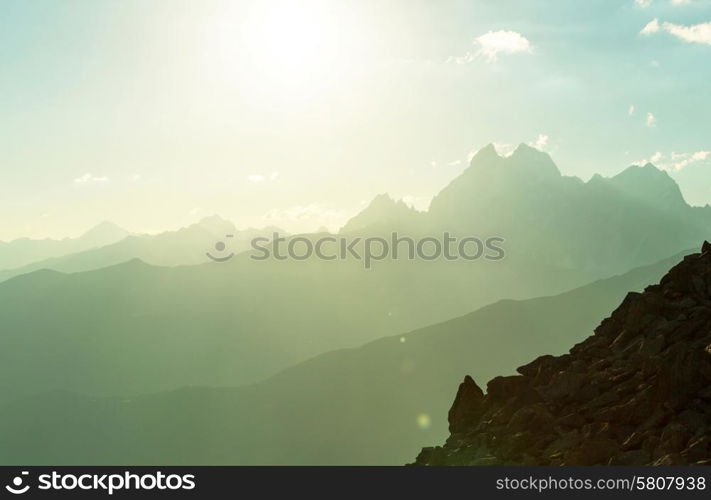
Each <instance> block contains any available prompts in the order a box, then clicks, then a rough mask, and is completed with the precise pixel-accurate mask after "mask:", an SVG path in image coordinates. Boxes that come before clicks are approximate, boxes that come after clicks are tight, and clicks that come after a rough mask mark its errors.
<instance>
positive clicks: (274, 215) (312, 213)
mask: <svg viewBox="0 0 711 500" xmlns="http://www.w3.org/2000/svg"><path fill="white" fill-rule="evenodd" d="M345 216H346V214H345V213H344V212H343V211H342V210H336V209H332V208H328V207H326V206H324V205H321V204H320V203H311V204H310V205H295V206H292V207H289V208H285V209H279V208H273V209H271V210H269V211H268V212H267V213H266V214H264V216H263V217H262V218H263V219H266V220H271V221H285V220H286V221H298V220H304V219H339V220H340V219H342V218H343V217H345Z"/></svg>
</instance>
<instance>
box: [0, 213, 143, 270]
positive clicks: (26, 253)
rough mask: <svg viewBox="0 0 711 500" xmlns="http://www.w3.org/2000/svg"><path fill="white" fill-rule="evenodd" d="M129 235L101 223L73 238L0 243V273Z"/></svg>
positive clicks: (117, 227) (114, 225) (110, 223)
mask: <svg viewBox="0 0 711 500" xmlns="http://www.w3.org/2000/svg"><path fill="white" fill-rule="evenodd" d="M128 235H129V232H128V231H126V230H125V229H123V228H121V227H119V226H117V225H116V224H114V223H112V222H106V221H105V222H102V223H100V224H98V225H96V226H94V227H93V228H91V229H89V230H88V231H87V232H85V233H84V234H82V235H81V236H79V237H77V238H63V239H60V240H53V239H49V238H47V239H41V240H36V239H30V238H20V239H16V240H12V241H8V242H3V241H0V270H4V269H12V268H17V267H21V266H25V265H27V264H30V263H32V262H36V261H38V260H43V259H49V258H56V257H61V256H63V255H69V254H72V253H76V252H82V251H84V250H88V249H90V248H96V247H100V246H103V245H109V244H111V243H116V242H117V241H120V240H122V239H123V238H125V237H126V236H128Z"/></svg>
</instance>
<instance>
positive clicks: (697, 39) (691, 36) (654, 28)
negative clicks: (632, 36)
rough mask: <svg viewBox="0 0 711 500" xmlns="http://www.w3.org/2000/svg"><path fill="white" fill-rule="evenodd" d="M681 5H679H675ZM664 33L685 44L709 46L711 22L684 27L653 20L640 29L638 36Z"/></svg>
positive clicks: (710, 41) (710, 42)
mask: <svg viewBox="0 0 711 500" xmlns="http://www.w3.org/2000/svg"><path fill="white" fill-rule="evenodd" d="M677 5H681V4H677ZM660 31H665V32H667V33H669V34H670V35H673V36H675V37H677V38H678V39H679V40H683V41H684V42H687V43H702V44H705V45H711V22H707V23H700V24H694V25H691V26H685V25H683V24H674V23H667V22H665V23H660V22H659V19H656V18H655V19H653V20H651V21H650V22H649V23H647V25H646V26H645V27H644V28H642V31H640V34H642V35H652V34H654V33H659V32H660Z"/></svg>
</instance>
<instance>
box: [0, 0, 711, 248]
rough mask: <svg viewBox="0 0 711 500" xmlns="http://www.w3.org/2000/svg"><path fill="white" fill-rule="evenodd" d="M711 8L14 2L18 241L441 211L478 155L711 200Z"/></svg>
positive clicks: (8, 100)
mask: <svg viewBox="0 0 711 500" xmlns="http://www.w3.org/2000/svg"><path fill="white" fill-rule="evenodd" d="M709 81H711V0H620V1H612V0H588V1H586V2H571V1H569V0H540V1H538V0H525V1H516V0H498V1H496V2H491V1H483V0H482V1H476V0H468V1H463V0H441V1H437V2H431V1H426V0H394V1H391V2H380V1H375V0H359V1H346V0H302V1H297V2H290V1H283V0H272V1H251V0H249V1H247V0H245V1H222V0H219V1H218V0H201V1H180V0H170V1H168V0H164V1H159V0H155V1H150V2H146V1H138V0H120V1H119V0H64V1H62V2H56V1H54V0H3V1H2V2H0V240H11V239H14V238H18V237H33V238H42V237H64V236H74V235H78V234H80V233H82V232H83V231H85V230H87V229H88V228H89V227H91V226H93V225H95V224H97V223H99V222H100V221H103V220H110V221H113V222H115V223H117V224H119V225H121V226H123V227H125V228H126V229H128V230H131V231H136V232H158V231H162V230H167V229H174V228H177V227H180V226H183V225H186V224H189V223H192V222H195V221H197V220H199V219H200V218H202V217H205V216H208V215H212V214H216V213H217V214H220V215H222V216H223V217H225V218H228V219H231V220H233V221H234V222H235V223H236V224H237V225H238V226H239V227H247V226H265V225H272V224H273V225H277V226H280V227H282V228H284V229H286V230H289V231H294V232H297V231H313V230H316V229H317V228H319V227H322V226H326V227H328V228H329V229H337V228H338V227H339V226H340V225H341V224H343V223H344V222H345V221H346V220H347V219H348V217H350V216H352V215H354V214H355V213H357V212H358V211H359V210H361V209H362V208H363V207H364V206H365V204H367V203H368V202H369V201H370V200H371V199H372V198H373V197H374V196H375V195H377V194H378V193H384V192H387V193H389V194H390V195H391V196H393V197H395V198H403V199H405V201H406V202H407V203H409V204H412V205H413V206H415V207H417V208H420V209H424V208H426V207H427V204H428V202H429V200H430V199H431V197H432V196H433V195H435V194H436V193H437V192H438V191H439V190H440V189H441V188H442V187H444V186H445V185H446V184H447V183H448V182H450V181H451V180H452V179H453V178H454V177H456V176H457V175H458V174H459V173H461V172H462V170H463V169H464V168H466V164H467V159H468V158H469V157H470V155H471V154H472V152H473V151H476V150H477V149H478V148H480V147H482V146H484V145H486V144H488V143H495V144H496V146H497V149H499V151H500V152H501V153H502V154H506V153H507V152H508V151H510V150H511V148H512V147H513V146H515V145H516V144H518V143H521V142H525V143H529V144H531V145H534V146H536V147H538V148H539V149H542V150H545V151H547V152H549V153H550V154H551V156H552V157H553V159H554V161H555V162H556V163H557V164H558V166H559V168H560V170H561V171H562V172H563V173H564V174H565V175H575V176H579V177H581V178H583V179H585V180H587V179H589V178H590V177H591V176H592V175H593V174H594V173H600V174H602V175H605V176H611V175H614V174H616V173H618V172H620V171H622V170H623V169H624V168H626V167H627V166H629V165H631V164H635V163H640V162H645V161H652V162H653V163H655V164H656V165H658V166H659V167H660V168H664V169H665V170H667V171H668V172H669V173H670V175H671V176H672V177H674V178H675V179H676V180H677V182H679V184H680V186H681V188H682V192H683V193H684V195H685V197H686V199H687V201H689V202H690V203H692V204H695V205H704V204H706V203H711V153H709V151H711V134H709V118H710V117H711V92H709V83H708V82H709Z"/></svg>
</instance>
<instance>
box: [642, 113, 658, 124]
mask: <svg viewBox="0 0 711 500" xmlns="http://www.w3.org/2000/svg"><path fill="white" fill-rule="evenodd" d="M644 123H645V124H646V125H647V126H648V127H656V126H657V117H656V116H654V114H653V113H647V118H646V119H645V121H644Z"/></svg>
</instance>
